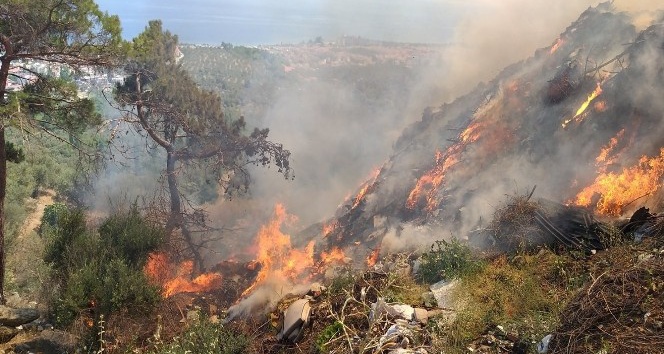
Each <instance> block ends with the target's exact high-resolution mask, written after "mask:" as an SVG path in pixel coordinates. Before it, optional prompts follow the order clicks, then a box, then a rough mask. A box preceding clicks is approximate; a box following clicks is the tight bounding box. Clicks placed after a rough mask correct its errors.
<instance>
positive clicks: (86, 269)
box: [43, 206, 163, 325]
mask: <svg viewBox="0 0 664 354" xmlns="http://www.w3.org/2000/svg"><path fill="white" fill-rule="evenodd" d="M53 214H55V216H54V217H53V219H54V220H55V224H54V225H53V226H51V225H50V224H49V223H47V222H46V221H44V223H43V225H44V237H45V238H46V246H45V251H44V261H45V262H47V263H48V264H50V266H51V268H52V270H53V274H52V277H53V279H54V281H55V282H56V283H57V284H58V285H59V287H60V289H59V292H58V294H57V297H55V298H54V299H53V300H52V302H53V303H52V308H53V317H54V320H55V322H56V323H57V324H58V325H67V324H69V323H71V322H72V321H73V320H74V319H75V318H76V316H77V315H78V314H80V313H81V311H83V310H85V309H87V308H88V307H89V306H90V305H89V303H90V302H91V301H94V302H95V305H94V307H95V311H97V313H99V314H108V313H110V312H112V311H116V310H119V309H122V308H127V307H131V308H132V312H134V313H137V314H140V313H144V312H145V311H147V310H149V309H150V308H152V306H153V305H154V304H156V303H157V302H158V301H159V299H160V289H159V287H158V286H156V285H153V284H151V283H150V282H149V281H148V279H147V278H146V276H145V274H144V273H143V265H144V264H145V262H146V260H147V257H148V254H149V253H150V252H153V251H155V250H156V249H157V248H158V247H160V245H161V243H162V240H163V231H162V230H161V229H160V228H159V227H156V226H155V225H152V224H150V223H148V222H147V221H145V220H144V219H143V218H142V217H141V216H140V214H139V213H138V210H137V208H136V206H132V207H131V208H129V209H128V210H125V211H116V212H115V213H114V214H113V215H111V216H110V217H109V218H108V219H106V220H105V221H104V223H102V225H101V227H100V228H99V230H98V232H95V231H94V230H89V229H88V228H87V226H86V220H85V215H84V213H83V211H82V210H68V209H66V208H60V210H55V211H53Z"/></svg>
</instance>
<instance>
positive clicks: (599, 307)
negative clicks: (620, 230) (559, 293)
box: [551, 239, 664, 353]
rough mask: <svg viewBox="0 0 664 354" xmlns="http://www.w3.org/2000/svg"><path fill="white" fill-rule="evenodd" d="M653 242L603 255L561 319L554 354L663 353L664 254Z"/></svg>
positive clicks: (620, 248)
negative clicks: (591, 353)
mask: <svg viewBox="0 0 664 354" xmlns="http://www.w3.org/2000/svg"><path fill="white" fill-rule="evenodd" d="M658 242H659V240H657V239H652V240H648V242H645V243H644V244H642V245H639V246H623V247H618V248H615V249H611V250H609V251H607V252H605V253H604V254H601V255H598V256H599V257H598V259H597V262H595V263H594V264H593V267H592V269H591V274H592V278H591V279H590V280H589V281H588V282H587V283H586V285H585V286H584V287H583V289H581V290H580V291H579V292H578V294H577V295H576V296H575V298H574V299H573V300H571V301H570V303H569V305H568V306H567V308H566V309H565V310H564V311H563V312H562V314H561V317H560V326H559V327H558V329H557V330H556V331H555V337H554V340H553V342H552V346H551V348H552V353H588V352H598V351H599V350H604V351H605V352H607V353H653V350H655V349H654V348H662V347H664V254H662V252H661V250H659V249H657V248H656V247H655V248H654V249H653V248H652V247H653V245H656V244H658Z"/></svg>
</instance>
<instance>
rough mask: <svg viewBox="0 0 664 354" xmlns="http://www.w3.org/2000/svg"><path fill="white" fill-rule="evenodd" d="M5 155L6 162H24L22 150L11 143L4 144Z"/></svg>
mask: <svg viewBox="0 0 664 354" xmlns="http://www.w3.org/2000/svg"><path fill="white" fill-rule="evenodd" d="M5 153H6V154H7V161H11V162H13V163H21V162H23V161H25V154H24V153H23V149H21V148H19V147H16V145H14V144H13V143H11V142H5Z"/></svg>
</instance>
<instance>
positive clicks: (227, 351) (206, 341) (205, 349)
mask: <svg viewBox="0 0 664 354" xmlns="http://www.w3.org/2000/svg"><path fill="white" fill-rule="evenodd" d="M248 344H249V340H248V339H247V338H246V337H245V336H243V335H239V334H235V333H233V332H232V331H230V330H229V329H227V328H225V327H223V326H221V325H219V324H214V323H212V322H210V321H209V320H208V319H206V318H201V319H200V320H198V321H197V322H196V323H194V324H193V325H192V326H191V327H189V328H188V329H187V330H186V331H185V332H184V333H182V335H180V336H178V337H176V338H174V339H173V341H172V342H170V343H168V344H164V345H159V346H157V348H156V349H155V350H154V351H152V352H151V354H190V353H198V354H213V353H214V354H240V353H243V352H244V349H245V348H246V347H247V345H248Z"/></svg>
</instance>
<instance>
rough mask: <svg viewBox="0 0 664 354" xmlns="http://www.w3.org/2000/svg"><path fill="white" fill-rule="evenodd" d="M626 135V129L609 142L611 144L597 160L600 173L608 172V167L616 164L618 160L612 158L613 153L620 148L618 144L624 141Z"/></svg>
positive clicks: (614, 157) (601, 152)
mask: <svg viewBox="0 0 664 354" xmlns="http://www.w3.org/2000/svg"><path fill="white" fill-rule="evenodd" d="M624 135H625V129H624V128H623V129H621V130H620V131H619V132H618V134H616V136H614V137H613V138H611V140H609V143H608V144H607V145H606V146H604V147H603V148H602V150H601V151H600V153H599V156H597V158H596V159H595V161H596V162H597V166H599V167H600V172H605V171H606V166H607V165H610V164H612V163H614V162H615V161H616V159H617V158H618V157H617V156H615V155H614V156H611V154H612V153H613V150H615V148H616V146H618V142H619V141H620V140H621V139H622V137H623V136H624Z"/></svg>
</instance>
